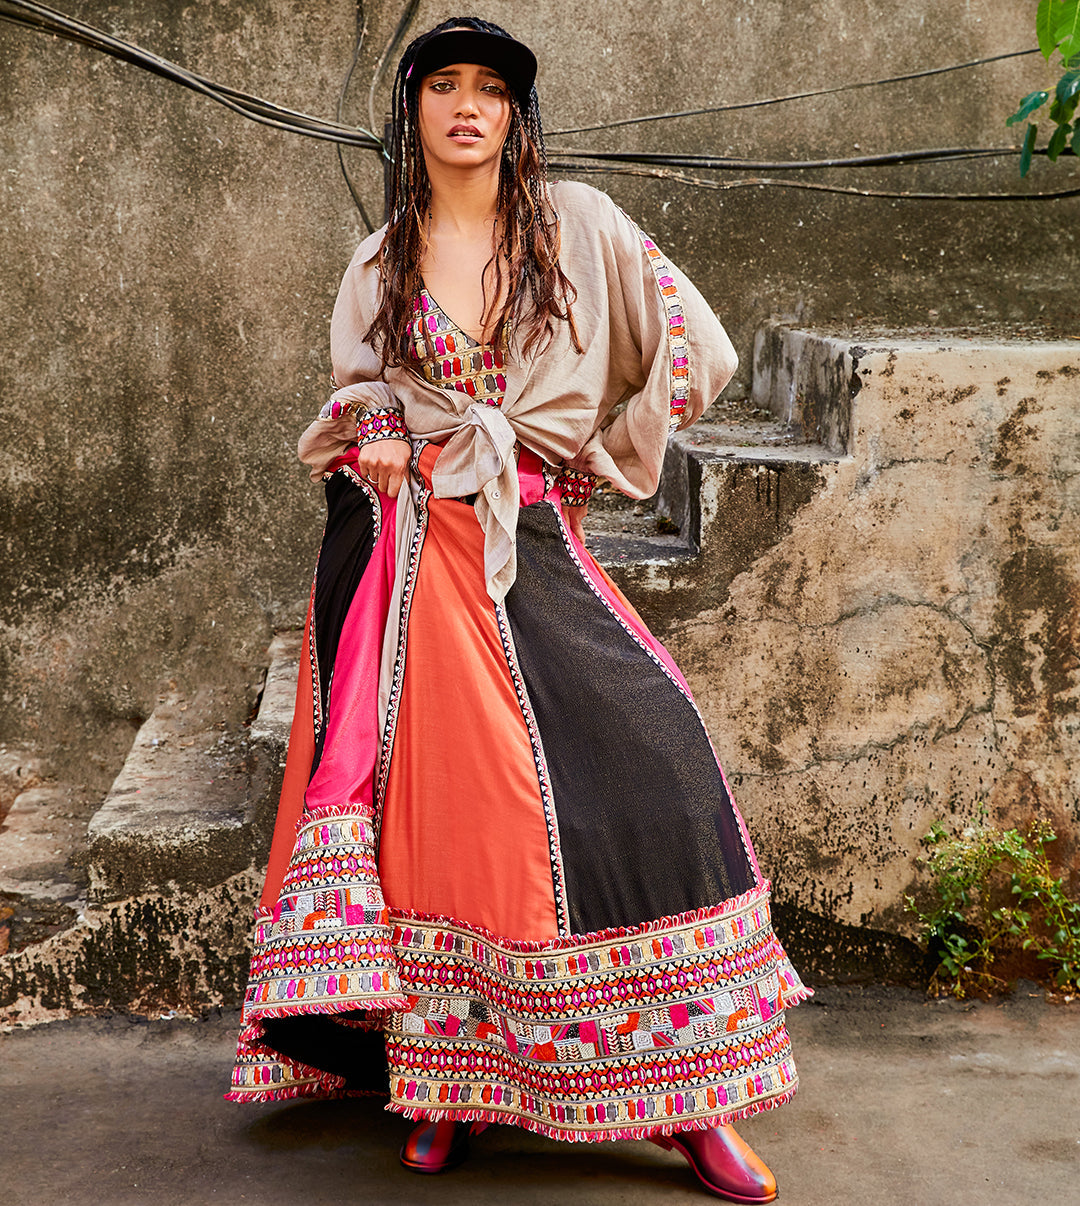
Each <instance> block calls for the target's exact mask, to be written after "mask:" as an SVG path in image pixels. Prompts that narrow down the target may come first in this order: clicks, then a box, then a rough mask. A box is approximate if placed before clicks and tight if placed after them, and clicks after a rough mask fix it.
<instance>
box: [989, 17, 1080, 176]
mask: <svg viewBox="0 0 1080 1206" xmlns="http://www.w3.org/2000/svg"><path fill="white" fill-rule="evenodd" d="M1035 31H1036V33H1037V35H1038V38H1039V49H1040V50H1041V51H1042V53H1043V57H1044V58H1045V59H1046V60H1047V62H1049V61H1050V59H1051V58H1052V57H1053V55H1054V52H1055V51H1060V53H1061V66H1062V67H1063V69H1064V70H1063V72H1062V75H1061V78H1060V79H1059V80H1058V82H1057V84H1056V86H1055V87H1054V91H1053V96H1054V99H1053V101H1052V103H1051V105H1050V114H1049V116H1050V120H1051V121H1052V122H1053V123H1054V125H1055V129H1054V132H1053V134H1051V135H1050V142H1049V144H1048V145H1047V148H1046V157H1047V158H1048V159H1049V160H1050V161H1051V163H1053V162H1054V161H1055V160H1056V159H1057V157H1058V156H1059V155H1060V154H1061V152H1062V151H1064V150H1065V147H1066V146H1071V147H1072V150H1073V153H1074V154H1076V155H1080V122H1076V123H1075V124H1074V123H1073V118H1074V117H1075V116H1076V109H1077V105H1078V104H1080V0H1039V7H1038V10H1037V11H1036V14H1035ZM1048 100H1050V92H1049V91H1048V90H1045V89H1040V90H1039V91H1037V92H1029V93H1028V94H1027V96H1025V97H1024V98H1023V100H1021V102H1020V108H1019V109H1017V110H1016V112H1015V113H1014V114H1013V115H1012V116H1011V117H1009V118H1007V119H1006V121H1005V124H1006V125H1007V126H1014V125H1016V123H1017V122H1020V121H1024V120H1027V119H1030V118H1031V116H1032V115H1033V114H1034V113H1035V112H1036V111H1037V110H1039V109H1041V108H1042V107H1043V105H1045V104H1046V102H1047V101H1048ZM1038 133H1039V127H1038V125H1037V124H1036V123H1035V122H1033V121H1030V120H1028V124H1027V129H1026V130H1025V132H1024V145H1023V148H1022V150H1021V152H1020V175H1021V176H1026V175H1027V174H1028V169H1029V168H1030V167H1031V155H1032V152H1033V151H1034V150H1035V139H1036V138H1037V137H1038Z"/></svg>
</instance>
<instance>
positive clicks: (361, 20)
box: [334, 0, 375, 234]
mask: <svg viewBox="0 0 1080 1206" xmlns="http://www.w3.org/2000/svg"><path fill="white" fill-rule="evenodd" d="M366 35H367V16H366V14H365V12H364V3H363V0H356V44H355V46H354V47H353V56H352V61H351V62H350V63H349V69H348V71H346V72H345V78H344V79H343V80H342V81H341V91H340V92H339V93H338V103H337V119H338V124H339V125H340V124H341V123H342V122H343V121H344V119H345V99H346V97H347V96H348V93H349V84H350V83H351V82H352V77H353V72H354V71H355V70H356V64H357V63H358V62H359V61H360V52H361V50H363V48H364V38H365V36H366ZM334 149H335V150H336V151H337V158H338V166H339V167H340V168H341V174H342V176H343V177H344V179H345V187H346V188H347V189H348V190H349V195H350V196H351V197H352V199H353V204H354V205H355V206H356V208H357V210H358V211H359V213H360V217H361V219H362V220H363V223H364V225H365V226H366V227H367V232H368V234H371V233H372V232H373V231H374V230H375V226H374V224H373V223H372V221H371V218H370V217H368V212H367V209H366V208H365V206H364V200H363V198H362V197H361V196H360V190H359V189H358V188H357V187H356V184H355V182H354V181H353V178H352V176H350V175H349V167H348V164H346V162H345V148H344V147H343V146H342V145H341V143H340V142H339V143H338V144H337V145H336V146H335V148H334Z"/></svg>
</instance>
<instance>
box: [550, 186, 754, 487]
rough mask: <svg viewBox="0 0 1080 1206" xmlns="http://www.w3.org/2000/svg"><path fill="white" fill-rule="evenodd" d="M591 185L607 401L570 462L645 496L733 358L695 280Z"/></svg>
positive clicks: (733, 363)
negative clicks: (674, 439) (674, 437)
mask: <svg viewBox="0 0 1080 1206" xmlns="http://www.w3.org/2000/svg"><path fill="white" fill-rule="evenodd" d="M589 191H590V193H593V196H594V197H595V198H602V200H600V201H594V200H593V198H590V199H589V200H590V201H591V202H592V203H593V204H594V205H597V206H598V207H599V210H600V212H599V214H598V215H597V216H598V218H599V219H600V220H599V221H598V223H597V229H596V233H595V236H594V237H595V238H596V239H598V240H599V241H600V245H599V248H598V253H599V254H600V256H601V257H602V261H603V270H604V273H605V276H606V294H607V297H606V310H607V314H606V319H607V325H608V330H607V332H606V336H607V339H608V342H609V346H610V357H611V359H610V365H609V370H608V372H609V377H608V391H609V397H610V396H611V395H612V394H613V395H614V404H613V405H612V406H611V407H610V408H609V409H608V413H607V414H605V415H603V416H602V417H601V421H600V423H599V424H598V426H597V428H596V429H595V430H594V431H593V433H592V434H591V435H590V437H589V438H588V440H586V442H585V444H584V445H583V447H582V448H581V451H580V452H579V453H578V455H577V456H575V457H573V458H572V459H570V460H569V462H568V463H569V465H570V466H571V468H574V469H579V470H587V471H588V472H590V473H593V474H595V475H596V476H597V477H606V478H608V479H609V480H610V481H611V483H612V484H613V485H615V486H616V487H617V488H618V489H620V490H622V491H624V492H625V493H626V494H629V495H630V496H631V497H633V498H647V497H648V496H649V495H650V494H653V493H654V492H655V490H656V488H657V484H658V482H659V478H660V470H661V467H662V465H663V459H664V450H665V448H666V446H667V439H668V436H669V434H670V433H671V432H672V431H674V430H677V429H680V428H683V427H686V426H688V425H689V424H690V423H692V422H694V420H695V419H697V418H698V417H699V416H700V415H701V413H702V411H703V410H704V409H705V408H706V407H707V406H708V405H710V403H712V402H713V400H714V399H715V398H716V396H717V395H718V394H719V393H720V391H721V390H722V389H723V388H724V386H725V385H726V384H727V382H728V381H729V380H730V378H731V376H732V374H733V373H734V372H735V368H736V366H737V364H738V358H737V356H736V355H735V349H734V348H733V347H732V345H731V340H730V339H729V338H728V336H727V333H726V332H725V330H724V328H723V326H722V325H721V323H720V321H719V320H718V319H717V317H716V315H715V314H714V313H713V311H712V308H711V307H710V306H709V304H708V302H706V301H705V299H704V298H703V297H702V296H701V294H700V293H699V292H698V290H697V289H696V288H695V287H694V285H693V284H691V282H690V281H689V280H687V278H686V277H685V276H684V275H683V274H682V273H681V272H680V271H679V270H678V269H677V268H676V267H675V266H674V265H673V264H672V263H671V261H670V260H668V259H667V258H666V257H665V256H664V255H663V253H662V252H661V251H660V249H659V248H658V247H657V246H656V244H655V243H654V242H653V241H652V240H651V239H650V238H648V236H647V235H645V234H644V232H642V231H641V230H640V228H639V227H638V226H637V225H636V224H635V223H634V222H632V221H631V220H630V219H629V218H628V217H627V216H626V215H625V214H624V213H623V212H622V211H621V210H619V209H618V208H617V207H616V206H615V205H614V203H613V202H611V201H610V200H608V199H607V198H606V197H604V195H603V194H601V193H595V192H594V190H589ZM605 203H606V204H605ZM590 291H591V290H590Z"/></svg>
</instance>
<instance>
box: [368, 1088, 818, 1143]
mask: <svg viewBox="0 0 1080 1206" xmlns="http://www.w3.org/2000/svg"><path fill="white" fill-rule="evenodd" d="M797 1091H798V1085H792V1087H791V1088H790V1089H785V1090H784V1092H783V1093H778V1094H777V1095H776V1096H775V1097H768V1098H764V1099H762V1100H760V1101H754V1102H751V1103H750V1104H749V1105H745V1106H743V1107H742V1108H741V1109H738V1110H723V1111H720V1112H718V1113H716V1114H710V1115H708V1116H707V1117H702V1118H687V1119H673V1120H672V1121H670V1122H664V1123H660V1124H659V1125H657V1124H656V1123H643V1124H642V1125H641V1126H627V1127H612V1128H609V1129H606V1130H595V1131H587V1130H567V1129H566V1128H565V1127H559V1126H549V1125H548V1124H547V1123H544V1122H541V1121H540V1120H539V1119H537V1118H532V1117H530V1116H529V1115H527V1114H514V1113H510V1112H509V1111H500V1110H458V1109H453V1108H451V1109H448V1110H430V1109H425V1108H424V1107H422V1106H404V1105H401V1104H399V1103H398V1102H396V1101H390V1102H389V1103H388V1104H387V1106H386V1109H387V1110H388V1111H389V1112H390V1113H393V1114H401V1115H402V1116H403V1117H405V1118H409V1119H411V1120H412V1121H413V1122H420V1121H422V1120H424V1119H431V1120H432V1121H435V1120H439V1119H444V1118H445V1119H450V1120H452V1121H454V1122H490V1123H496V1124H500V1125H502V1126H518V1127H521V1129H522V1130H525V1131H531V1132H532V1133H533V1134H534V1135H543V1136H544V1137H545V1138H547V1139H556V1140H558V1141H559V1142H561V1143H603V1142H605V1141H607V1140H615V1139H651V1138H653V1136H655V1135H676V1134H678V1133H679V1132H680V1131H707V1130H711V1129H712V1128H713V1127H716V1126H729V1125H730V1124H731V1123H733V1122H740V1121H742V1120H744V1119H746V1118H752V1117H753V1116H754V1115H755V1114H760V1113H762V1112H763V1111H765V1110H775V1109H777V1108H779V1107H780V1106H782V1105H786V1104H787V1103H788V1102H789V1101H790V1100H791V1099H792V1098H793V1097H794V1096H795V1094H796V1092H797Z"/></svg>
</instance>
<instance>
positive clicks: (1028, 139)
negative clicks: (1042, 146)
mask: <svg viewBox="0 0 1080 1206" xmlns="http://www.w3.org/2000/svg"><path fill="white" fill-rule="evenodd" d="M1038 132H1039V127H1038V126H1037V125H1035V123H1034V122H1028V128H1027V133H1026V134H1025V135H1024V145H1023V148H1022V149H1021V151H1020V178H1021V180H1022V179H1023V178H1024V177H1025V176H1026V175H1027V174H1028V171H1029V170H1030V168H1031V152H1032V151H1034V150H1035V136H1036V135H1037V134H1038Z"/></svg>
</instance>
